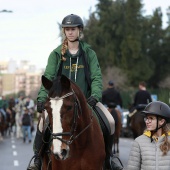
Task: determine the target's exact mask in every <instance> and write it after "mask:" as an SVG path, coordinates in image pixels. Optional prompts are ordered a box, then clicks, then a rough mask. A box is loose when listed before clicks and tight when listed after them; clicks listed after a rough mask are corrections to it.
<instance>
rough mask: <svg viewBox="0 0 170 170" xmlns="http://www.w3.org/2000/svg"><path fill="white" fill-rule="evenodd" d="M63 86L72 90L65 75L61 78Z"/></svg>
mask: <svg viewBox="0 0 170 170" xmlns="http://www.w3.org/2000/svg"><path fill="white" fill-rule="evenodd" d="M61 84H62V87H65V88H67V89H68V88H70V80H69V79H68V78H67V77H66V76H65V75H62V76H61Z"/></svg>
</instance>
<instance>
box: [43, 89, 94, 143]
mask: <svg viewBox="0 0 170 170" xmlns="http://www.w3.org/2000/svg"><path fill="white" fill-rule="evenodd" d="M71 95H74V100H75V101H74V119H73V124H72V127H71V131H70V132H59V133H52V131H51V127H50V125H48V126H47V128H48V129H49V131H50V134H51V139H50V140H49V141H48V142H46V141H44V140H43V141H44V143H50V142H51V141H52V140H53V139H58V140H60V141H61V142H63V143H65V144H66V145H70V144H72V142H73V141H74V140H75V139H77V138H78V137H79V136H80V135H81V134H82V133H83V132H85V131H86V130H87V129H88V128H89V127H90V126H91V124H92V120H93V115H92V116H91V121H90V123H89V124H88V125H87V126H86V127H85V128H84V129H83V130H81V131H80V132H79V133H78V134H77V135H76V136H75V135H74V133H75V132H76V129H77V118H79V114H78V110H79V111H80V113H81V114H82V110H81V106H80V102H79V99H78V98H77V96H76V94H75V92H74V91H73V89H72V92H69V93H67V94H65V95H63V96H61V97H54V98H52V97H49V96H48V98H49V99H50V100H61V99H64V98H66V97H68V96H71ZM59 136H70V139H69V140H64V139H62V138H60V137H59Z"/></svg>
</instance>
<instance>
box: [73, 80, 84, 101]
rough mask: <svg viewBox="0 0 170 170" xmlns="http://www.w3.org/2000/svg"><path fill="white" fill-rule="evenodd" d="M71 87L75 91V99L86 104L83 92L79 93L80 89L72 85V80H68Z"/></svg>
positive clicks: (74, 84)
mask: <svg viewBox="0 0 170 170" xmlns="http://www.w3.org/2000/svg"><path fill="white" fill-rule="evenodd" d="M70 83H71V87H72V89H73V90H74V91H75V93H76V95H77V97H78V98H79V100H80V102H82V103H86V102H87V101H86V97H85V96H84V94H83V92H82V91H81V89H80V87H79V86H78V85H77V84H76V83H74V82H73V81H72V80H70Z"/></svg>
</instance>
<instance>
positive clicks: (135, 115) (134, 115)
mask: <svg viewBox="0 0 170 170" xmlns="http://www.w3.org/2000/svg"><path fill="white" fill-rule="evenodd" d="M145 106H146V105H141V106H140V107H139V108H138V109H134V110H133V112H131V113H129V115H130V125H129V128H130V129H131V131H132V133H133V138H134V139H135V138H137V137H138V136H140V135H142V134H143V132H144V130H145V129H146V124H145V122H144V116H143V115H142V114H141V111H142V110H143V109H144V108H145Z"/></svg>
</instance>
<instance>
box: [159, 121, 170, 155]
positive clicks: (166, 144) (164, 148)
mask: <svg viewBox="0 0 170 170" xmlns="http://www.w3.org/2000/svg"><path fill="white" fill-rule="evenodd" d="M169 130H170V124H166V125H165V126H164V127H163V128H162V132H163V134H165V138H164V141H163V143H162V144H161V145H160V149H161V151H162V152H163V154H162V155H163V156H165V155H167V153H168V151H169V150H170V141H169V139H168V132H169Z"/></svg>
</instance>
